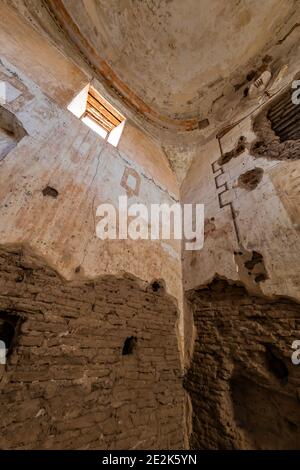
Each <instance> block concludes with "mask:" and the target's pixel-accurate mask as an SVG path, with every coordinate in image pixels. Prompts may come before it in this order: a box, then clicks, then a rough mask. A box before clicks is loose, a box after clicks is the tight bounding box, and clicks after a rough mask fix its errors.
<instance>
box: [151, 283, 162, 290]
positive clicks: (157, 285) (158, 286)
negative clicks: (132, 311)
mask: <svg viewBox="0 0 300 470" xmlns="http://www.w3.org/2000/svg"><path fill="white" fill-rule="evenodd" d="M161 288H162V286H161V285H160V283H159V282H158V281H153V282H152V284H151V289H152V290H153V292H158V291H159V290H160V289H161Z"/></svg>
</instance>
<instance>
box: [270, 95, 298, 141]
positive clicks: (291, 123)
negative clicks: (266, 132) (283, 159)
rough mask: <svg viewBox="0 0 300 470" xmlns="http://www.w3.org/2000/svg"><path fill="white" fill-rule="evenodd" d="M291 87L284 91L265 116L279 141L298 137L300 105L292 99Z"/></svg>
mask: <svg viewBox="0 0 300 470" xmlns="http://www.w3.org/2000/svg"><path fill="white" fill-rule="evenodd" d="M293 91H294V90H293V89H291V90H289V91H288V92H286V93H284V94H283V95H282V96H281V97H280V98H279V100H278V101H276V102H275V103H274V104H273V105H271V107H270V108H269V110H268V113H267V118H268V120H269V121H270V123H271V128H272V130H273V131H274V132H275V134H276V135H277V136H278V137H279V138H280V142H286V141H287V140H298V139H300V106H299V105H297V104H294V103H293V101H292V92H293Z"/></svg>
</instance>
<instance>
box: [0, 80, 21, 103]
mask: <svg viewBox="0 0 300 470" xmlns="http://www.w3.org/2000/svg"><path fill="white" fill-rule="evenodd" d="M21 94H22V93H21V91H20V90H18V89H17V88H15V87H14V86H12V85H11V84H10V83H9V82H4V81H0V105H3V104H6V103H11V102H12V101H14V100H15V99H17V98H18V97H19V96H20V95H21Z"/></svg>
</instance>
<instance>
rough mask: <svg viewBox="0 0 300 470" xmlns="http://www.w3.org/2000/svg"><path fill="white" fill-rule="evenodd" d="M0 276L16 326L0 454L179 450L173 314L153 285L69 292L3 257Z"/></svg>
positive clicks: (4, 387) (121, 282)
mask: <svg viewBox="0 0 300 470" xmlns="http://www.w3.org/2000/svg"><path fill="white" fill-rule="evenodd" d="M0 270H1V275H0V312H1V314H2V315H6V316H7V318H9V317H10V316H14V315H18V316H19V317H20V321H21V326H20V328H19V330H20V331H19V332H17V333H16V338H15V340H14V346H13V351H12V353H11V355H10V356H9V359H8V364H7V365H6V370H3V367H4V366H0V367H2V370H1V373H0V375H2V377H1V380H0V397H1V398H0V399H1V409H0V422H1V433H0V447H1V448H2V449H46V448H51V449H56V448H63V449H78V448H89V449H92V448H98V449H99V448H103V449H114V448H118V449H128V448H146V449H151V448H155V449H158V448H160V449H168V448H177V449H180V448H182V447H183V400H184V398H183V396H184V395H183V393H184V392H183V389H182V382H181V377H180V375H181V372H180V360H179V351H178V343H177V338H176V333H175V322H176V319H177V309H176V306H175V305H174V303H173V301H172V300H171V299H170V297H169V296H167V295H166V294H165V291H164V289H163V288H162V287H161V288H158V286H157V285H155V286H154V289H153V288H152V287H151V285H149V284H147V283H140V284H139V283H138V282H137V281H136V280H133V279H125V278H124V279H117V278H115V277H113V276H107V277H103V278H101V279H99V280H98V281H95V282H90V283H84V284H83V283H81V285H77V286H76V285H74V284H70V283H69V284H68V283H65V282H63V281H62V280H61V278H60V277H59V276H58V275H57V274H56V273H55V272H54V271H52V270H50V269H49V268H47V267H45V266H43V265H41V264H40V263H38V264H37V262H36V261H35V260H33V258H30V257H29V256H27V257H24V256H23V255H22V254H21V252H19V251H12V250H11V251H4V250H1V252H0ZM154 291H155V292H154ZM126 338H132V339H133V341H130V340H129V343H131V346H130V345H129V346H130V347H129V348H128V341H127V346H126V347H125V350H124V351H123V347H124V343H125V341H126ZM122 352H125V353H127V354H125V355H122Z"/></svg>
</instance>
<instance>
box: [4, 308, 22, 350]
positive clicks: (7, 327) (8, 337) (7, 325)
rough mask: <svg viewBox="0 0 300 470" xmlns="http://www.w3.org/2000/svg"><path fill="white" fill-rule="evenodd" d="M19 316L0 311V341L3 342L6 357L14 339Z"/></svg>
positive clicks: (11, 348)
mask: <svg viewBox="0 0 300 470" xmlns="http://www.w3.org/2000/svg"><path fill="white" fill-rule="evenodd" d="M19 324H20V317H18V316H17V315H12V314H10V313H7V312H0V341H2V342H3V343H4V344H5V349H6V357H8V356H9V355H10V354H11V352H12V350H13V346H14V344H15V341H16V336H17V330H18V327H19Z"/></svg>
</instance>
